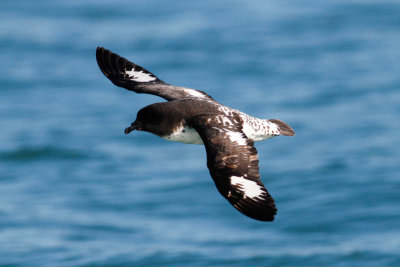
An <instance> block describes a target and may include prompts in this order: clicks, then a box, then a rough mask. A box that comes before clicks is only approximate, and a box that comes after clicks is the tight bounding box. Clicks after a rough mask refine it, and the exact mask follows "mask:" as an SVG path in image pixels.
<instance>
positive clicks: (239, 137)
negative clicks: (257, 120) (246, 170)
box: [226, 132, 247, 146]
mask: <svg viewBox="0 0 400 267" xmlns="http://www.w3.org/2000/svg"><path fill="white" fill-rule="evenodd" d="M226 134H227V135H228V136H229V139H230V140H231V141H232V142H236V143H237V144H238V145H239V146H245V145H247V142H246V138H244V136H243V134H242V133H241V132H226Z"/></svg>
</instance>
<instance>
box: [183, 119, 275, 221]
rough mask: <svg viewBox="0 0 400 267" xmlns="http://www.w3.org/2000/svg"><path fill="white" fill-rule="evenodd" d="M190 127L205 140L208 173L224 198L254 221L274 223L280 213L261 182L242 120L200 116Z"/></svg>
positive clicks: (191, 120)
mask: <svg viewBox="0 0 400 267" xmlns="http://www.w3.org/2000/svg"><path fill="white" fill-rule="evenodd" d="M189 124H190V126H192V127H193V128H194V129H196V131H197V132H198V133H199V135H200V137H201V138H202V140H203V143H204V145H205V147H206V152H207V166H208V169H209V170H210V174H211V176H212V178H213V180H214V182H215V185H216V186H217V188H218V191H219V192H220V193H221V194H222V196H224V197H225V198H226V199H227V200H228V201H229V202H230V203H231V204H232V205H233V206H234V207H235V208H236V209H237V210H239V211H240V212H242V213H243V214H245V215H247V216H249V217H251V218H253V219H256V220H260V221H273V220H274V215H275V214H276V211H277V209H276V207H275V203H274V200H273V198H272V197H271V196H270V194H269V193H268V191H267V189H266V188H265V186H264V184H263V183H262V182H261V181H260V174H259V167H258V155H257V150H256V148H255V147H254V142H253V141H252V140H251V139H249V138H247V136H246V135H245V134H244V133H243V131H242V126H241V119H240V117H239V116H233V117H229V118H228V117H225V116H221V115H216V116H209V115H199V116H195V117H193V118H191V119H190V120H189Z"/></svg>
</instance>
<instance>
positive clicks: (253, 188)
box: [231, 176, 264, 199]
mask: <svg viewBox="0 0 400 267" xmlns="http://www.w3.org/2000/svg"><path fill="white" fill-rule="evenodd" d="M231 184H232V185H234V186H237V188H238V189H239V190H240V191H242V192H243V193H244V197H245V198H246V197H249V198H253V199H254V198H257V197H259V198H262V197H263V195H264V190H263V188H262V187H261V186H260V185H258V184H257V183H256V182H254V181H252V180H248V179H245V178H243V177H238V176H231Z"/></svg>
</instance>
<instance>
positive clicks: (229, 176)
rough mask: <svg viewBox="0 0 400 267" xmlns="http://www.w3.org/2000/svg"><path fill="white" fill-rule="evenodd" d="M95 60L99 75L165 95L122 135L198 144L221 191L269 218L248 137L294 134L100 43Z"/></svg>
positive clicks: (271, 207) (269, 204)
mask: <svg viewBox="0 0 400 267" xmlns="http://www.w3.org/2000/svg"><path fill="white" fill-rule="evenodd" d="M96 59H97V63H98V65H99V67H100V69H101V71H102V72H103V74H104V75H105V76H106V77H107V78H108V79H110V81H111V82H112V83H114V84H115V85H117V86H120V87H123V88H125V89H128V90H130V91H134V92H136V93H145V94H152V95H157V96H160V97H162V98H164V99H166V100H167V102H162V103H154V104H151V105H148V106H146V107H144V108H142V109H141V110H139V112H138V113H137V117H136V120H135V121H134V122H133V123H132V124H131V125H130V126H129V127H128V128H126V129H125V134H129V133H130V132H132V131H133V130H138V131H146V132H150V133H152V134H155V135H158V136H159V137H161V138H164V139H166V140H170V141H176V142H182V143H186V144H204V146H205V148H206V152H207V166H208V169H209V171H210V174H211V177H212V178H213V180H214V182H215V185H216V186H217V189H218V191H219V192H220V193H221V195H222V196H223V197H224V198H226V199H227V200H228V201H229V203H231V204H232V205H233V206H234V207H235V208H236V209H237V210H239V211H240V212H242V213H243V214H245V215H247V216H249V217H251V218H253V219H256V220H260V221H273V220H274V216H275V214H276V211H277V209H276V207H275V203H274V200H273V198H272V197H271V196H270V194H269V193H268V191H267V189H266V188H265V186H264V184H263V183H262V182H261V180H260V174H259V166H258V155H257V150H256V148H255V147H254V142H255V141H261V140H265V139H268V138H271V137H274V136H277V135H286V136H293V135H295V133H294V131H293V129H292V128H291V127H290V126H289V125H287V124H286V123H284V122H283V121H280V120H276V119H269V120H264V119H258V118H255V117H252V116H249V115H247V114H245V113H242V112H240V111H238V110H236V109H232V108H229V107H226V106H223V105H221V104H220V103H218V102H217V101H215V100H214V99H213V98H212V97H211V96H209V95H208V94H206V93H205V92H202V91H199V90H195V89H189V88H185V87H178V86H173V85H170V84H167V83H165V82H163V81H162V80H160V79H159V78H158V77H156V76H155V75H154V74H152V73H151V72H149V71H147V70H146V69H144V68H142V67H140V66H138V65H136V64H134V63H132V62H130V61H128V60H127V59H125V58H123V57H120V56H119V55H117V54H115V53H112V52H111V51H109V50H107V49H104V48H102V47H98V48H97V50H96Z"/></svg>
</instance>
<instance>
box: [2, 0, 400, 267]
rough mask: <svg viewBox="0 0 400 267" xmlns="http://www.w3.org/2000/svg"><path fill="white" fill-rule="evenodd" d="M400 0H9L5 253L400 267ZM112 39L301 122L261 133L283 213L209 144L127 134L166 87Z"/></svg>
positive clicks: (257, 109) (220, 93)
mask: <svg viewBox="0 0 400 267" xmlns="http://www.w3.org/2000/svg"><path fill="white" fill-rule="evenodd" d="M399 14H400V3H399V2H398V1H389V0H387V1H384V0H383V1H358V0H346V1H339V0H334V1H308V0H306V1H277V0H271V1H261V0H254V1H237V0H229V1H228V0H222V1H211V0H205V1H167V2H166V1H161V0H149V1H122V0H116V1H105V0H96V1H94V0H90V1H67V0H61V1H50V0H41V1H39V0H38V1H28V0H19V1H15V0H2V1H1V3H0V22H1V23H0V51H1V53H0V62H1V63H0V266H363V267H365V266H371V267H372V266H373V267H375V266H400V154H399V147H400V134H399V133H400V124H399V122H400V49H399V47H400V16H399ZM97 46H104V47H106V48H108V49H111V50H112V51H114V52H116V53H118V54H120V55H122V56H124V57H127V58H129V59H131V60H132V61H133V62H135V63H137V64H140V65H142V66H143V67H145V68H147V69H149V70H150V71H152V72H153V73H155V74H156V75H158V76H159V77H160V78H161V79H162V80H164V81H166V82H168V83H171V84H175V85H181V86H186V87H191V88H196V89H200V90H204V91H206V92H208V93H209V94H210V95H211V96H213V97H214V98H215V99H216V100H217V101H219V102H221V103H223V104H226V105H228V106H231V107H233V108H236V109H239V110H242V111H244V112H246V113H248V114H251V115H254V116H257V117H261V118H277V119H281V120H283V121H285V122H287V123H288V124H289V125H291V126H292V127H293V128H294V129H295V131H296V134H297V135H296V136H295V137H293V138H289V137H276V138H273V139H270V140H267V141H264V142H258V143H257V144H256V147H257V149H258V152H259V159H260V174H261V176H262V180H263V182H264V183H265V185H266V186H267V188H268V190H269V192H270V193H271V194H272V196H273V197H274V198H275V200H276V204H277V207H278V214H277V216H276V219H275V221H274V222H271V223H265V222H258V221H254V220H251V219H249V218H247V217H245V216H243V215H242V214H240V213H239V212H237V211H236V210H235V209H234V208H232V207H231V206H230V204H229V203H228V202H227V201H226V200H225V199H223V197H222V196H220V195H219V193H218V192H217V190H216V188H215V185H214V183H213V181H212V179H211V178H210V175H209V173H208V170H207V168H206V155H205V150H204V147H203V146H198V145H184V144H180V143H173V142H168V141H165V140H162V139H160V138H158V137H156V136H152V135H150V134H147V133H142V132H141V133H137V132H135V133H132V134H130V135H128V136H125V135H124V134H123V130H124V128H125V127H127V126H129V124H130V123H131V122H132V121H133V120H134V119H135V116H136V112H137V111H138V110H139V109H140V108H141V107H143V106H145V105H147V104H150V103H154V102H157V101H163V100H162V99H161V98H157V97H155V96H149V95H140V94H134V93H132V92H129V91H126V90H124V89H122V88H118V87H115V86H113V85H112V84H111V83H110V82H109V81H108V80H107V79H106V78H105V77H104V76H103V75H102V73H101V72H100V71H99V69H98V67H97V64H96V61H95V49H96V47H97Z"/></svg>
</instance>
